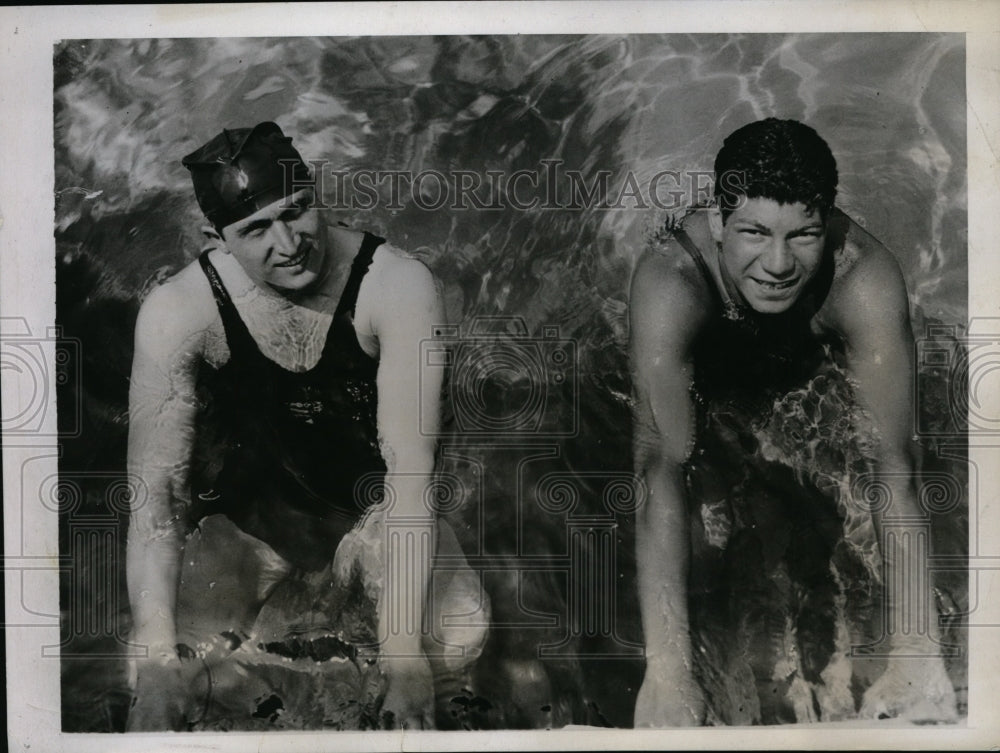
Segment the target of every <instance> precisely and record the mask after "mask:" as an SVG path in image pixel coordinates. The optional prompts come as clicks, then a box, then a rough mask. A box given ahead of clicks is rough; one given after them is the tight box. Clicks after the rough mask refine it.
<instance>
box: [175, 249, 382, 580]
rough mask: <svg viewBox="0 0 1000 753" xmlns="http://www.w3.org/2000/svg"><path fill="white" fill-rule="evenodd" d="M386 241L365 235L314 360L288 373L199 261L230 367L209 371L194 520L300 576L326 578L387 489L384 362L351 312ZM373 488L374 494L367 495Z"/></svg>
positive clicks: (202, 386) (204, 381) (204, 260)
mask: <svg viewBox="0 0 1000 753" xmlns="http://www.w3.org/2000/svg"><path fill="white" fill-rule="evenodd" d="M383 242H384V240H383V239H382V238H377V237H375V236H373V235H370V234H368V233H365V235H364V240H363V241H362V244H361V248H360V250H359V251H358V254H357V256H356V257H355V259H354V262H353V264H352V266H351V270H350V274H349V276H348V279H347V283H346V285H345V287H344V291H343V293H342V295H341V297H340V301H339V303H338V305H337V308H336V312H335V314H334V316H333V320H332V322H331V324H330V329H329V331H328V333H327V336H326V343H325V345H324V347H323V352H322V354H321V357H320V359H319V362H318V363H317V364H316V366H314V367H313V368H312V369H309V370H308V371H304V372H292V371H289V370H287V369H285V368H283V367H281V366H279V365H278V364H277V363H275V362H274V361H272V360H271V359H269V358H267V357H266V356H264V355H263V354H262V353H261V351H260V349H259V348H258V347H257V344H256V343H255V342H254V340H253V337H251V335H250V332H249V330H248V329H247V327H246V324H245V323H244V322H243V320H242V319H241V318H240V315H239V313H238V312H237V310H236V307H235V305H234V304H233V301H232V299H231V298H230V296H229V293H228V292H227V290H226V288H225V286H224V285H223V283H222V280H221V279H220V278H219V275H218V272H217V271H216V269H215V268H214V267H213V266H212V263H211V262H210V261H209V259H208V253H207V252H206V253H203V254H202V255H201V257H200V258H199V262H200V263H201V266H202V269H203V270H204V272H205V275H206V277H207V278H208V281H209V284H210V285H211V288H212V294H213V295H214V297H215V301H216V304H217V305H218V308H219V313H220V314H221V317H222V324H223V326H224V328H225V334H226V341H227V343H228V345H229V352H230V358H229V361H228V362H227V363H225V364H224V365H223V366H222V367H220V368H219V369H203V370H202V371H203V372H204V373H203V374H202V375H201V377H200V379H199V393H200V398H201V402H202V405H204V406H205V410H204V411H203V414H202V416H201V418H200V421H201V424H202V425H201V426H200V427H199V432H198V444H197V445H196V450H195V458H194V459H193V463H192V467H193V473H192V500H193V505H192V522H195V523H196V522H197V521H199V520H200V519H201V518H203V517H205V516H207V515H211V514H216V513H221V514H223V515H226V516H227V517H229V519H230V520H232V522H233V523H235V524H236V525H237V526H238V527H239V528H240V529H242V530H243V531H245V532H246V533H248V534H250V535H252V536H255V537H257V538H258V539H260V540H262V541H264V542H265V543H267V544H269V545H270V546H271V547H272V548H273V549H274V550H275V551H276V552H277V553H278V554H279V555H281V556H282V557H284V558H285V559H286V560H288V561H289V562H290V563H292V564H293V565H294V566H295V567H297V568H301V569H302V570H306V571H313V570H319V569H321V568H322V567H323V566H324V565H325V564H327V563H328V562H329V561H330V560H332V558H333V554H334V551H335V550H336V547H337V544H338V543H339V542H340V540H341V538H343V536H344V535H345V534H346V533H347V532H348V531H350V529H351V528H352V527H353V526H354V525H355V524H356V523H357V521H358V520H359V519H360V517H361V515H362V514H363V512H364V510H365V508H366V507H367V506H368V505H369V504H370V503H371V502H372V501H374V499H373V497H372V495H371V493H370V490H371V489H373V488H378V487H379V486H380V484H381V482H382V480H383V479H384V476H385V472H386V466H385V462H384V461H383V458H382V453H381V451H380V449H379V442H378V429H377V424H376V411H377V407H378V393H377V388H376V381H375V378H376V373H377V368H378V362H377V361H376V360H375V359H373V358H372V357H371V356H369V355H368V354H367V353H365V352H364V350H363V349H362V348H361V345H360V344H359V343H358V339H357V335H356V334H355V330H354V322H353V317H354V308H355V304H356V302H357V297H358V290H359V288H360V287H361V280H362V278H363V277H364V275H365V273H366V272H367V271H368V268H369V266H370V265H371V262H372V257H373V256H374V253H375V249H376V248H377V247H378V246H379V245H380V244H381V243H383ZM366 490H368V491H366Z"/></svg>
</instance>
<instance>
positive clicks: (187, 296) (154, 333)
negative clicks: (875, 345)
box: [136, 261, 218, 352]
mask: <svg viewBox="0 0 1000 753" xmlns="http://www.w3.org/2000/svg"><path fill="white" fill-rule="evenodd" d="M217 318H218V312H217V309H216V306H215V300H214V298H213V297H212V290H211V288H210V287H209V284H208V280H207V279H206V278H205V274H204V272H203V271H202V270H201V267H200V265H199V264H198V262H197V261H194V262H191V263H190V264H188V265H187V266H186V267H184V268H183V269H181V270H180V271H179V272H178V273H177V274H175V275H174V276H173V277H171V278H169V279H168V280H167V281H166V282H164V283H163V284H161V285H159V286H157V287H155V288H153V289H152V290H151V291H150V292H149V294H148V295H147V296H146V298H145V300H143V302H142V305H141V306H140V307H139V318H138V320H137V322H136V342H137V343H138V344H141V345H144V346H145V347H147V348H151V349H153V350H157V351H162V350H164V349H173V348H176V347H177V346H179V345H182V344H183V345H186V346H187V347H189V348H190V347H191V346H197V347H196V348H195V349H196V350H197V351H199V352H200V351H201V350H202V349H203V348H204V335H205V333H206V332H207V331H208V330H209V328H210V327H211V326H212V324H213V323H214V322H215V320H216V319H217Z"/></svg>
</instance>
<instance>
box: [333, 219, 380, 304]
mask: <svg viewBox="0 0 1000 753" xmlns="http://www.w3.org/2000/svg"><path fill="white" fill-rule="evenodd" d="M383 243H385V238H379V237H378V236H377V235H372V234H371V233H365V237H364V239H363V240H362V241H361V248H360V249H359V250H358V253H357V256H355V257H354V261H353V262H352V264H351V274H350V275H349V276H348V278H347V284H346V285H344V292H343V293H342V294H341V296H340V302H339V303H338V304H337V311H336V314H335V316H339V315H340V314H343V313H347V314H350V315H351V316H352V317H353V316H354V308H355V306H356V305H357V303H358V291H359V290H361V280H362V279H364V276H365V273H366V272H368V268H369V267H370V266H371V263H372V259H373V258H374V256H375V249H377V248H378V247H379V246H381V245H382V244H383Z"/></svg>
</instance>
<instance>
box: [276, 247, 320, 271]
mask: <svg viewBox="0 0 1000 753" xmlns="http://www.w3.org/2000/svg"><path fill="white" fill-rule="evenodd" d="M311 248H312V246H310V245H309V244H308V243H306V244H304V245H303V246H302V248H300V249H299V251H298V252H297V253H296V254H295V256H292V257H290V258H289V259H288V260H287V261H283V262H281V263H280V264H275V265H274V266H275V267H296V266H299V265H300V264H301V265H303V266H304V265H305V263H306V260H307V259H308V258H309V251H310V250H311Z"/></svg>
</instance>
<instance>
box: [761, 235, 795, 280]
mask: <svg viewBox="0 0 1000 753" xmlns="http://www.w3.org/2000/svg"><path fill="white" fill-rule="evenodd" d="M760 266H761V268H762V269H763V270H764V271H765V272H767V274H769V275H770V276H771V277H774V278H776V279H781V278H783V277H788V276H789V275H790V274H792V272H793V271H794V270H795V257H794V256H792V252H791V249H789V248H788V246H787V244H785V243H784V242H783V241H781V240H778V239H775V240H774V241H773V242H772V243H771V245H770V247H769V248H768V249H767V251H765V252H764V254H763V255H762V256H761V260H760Z"/></svg>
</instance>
